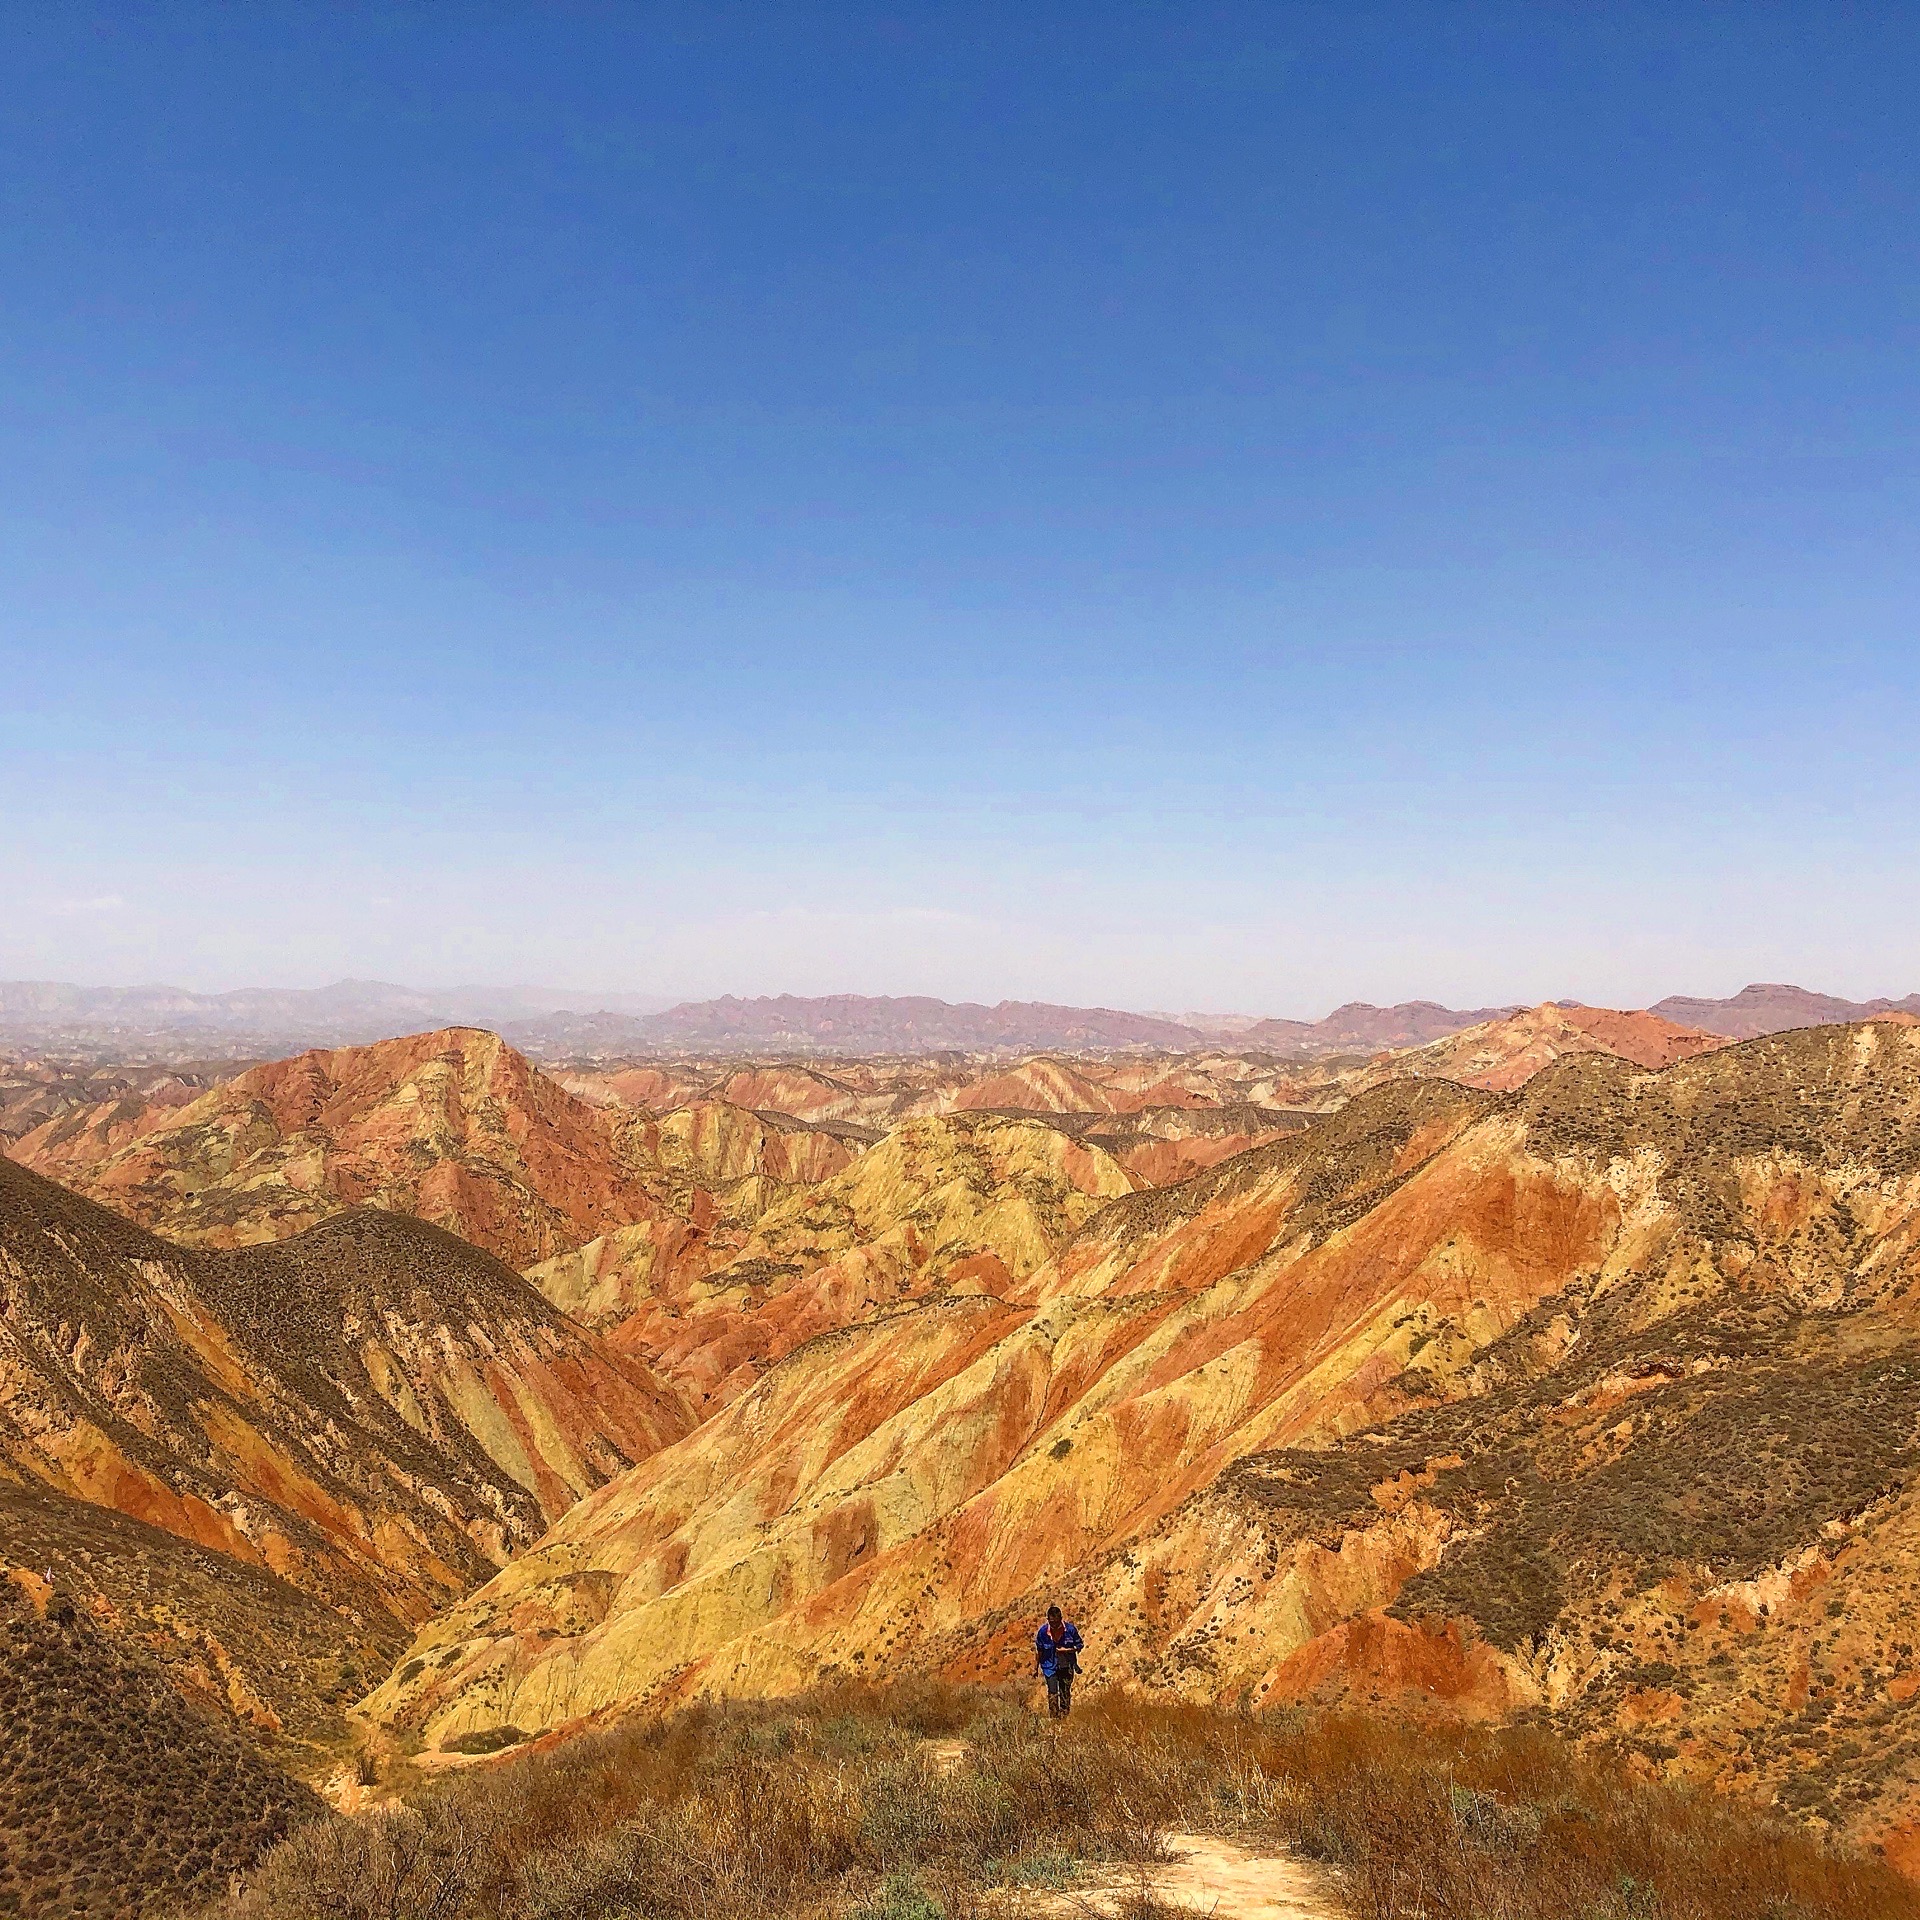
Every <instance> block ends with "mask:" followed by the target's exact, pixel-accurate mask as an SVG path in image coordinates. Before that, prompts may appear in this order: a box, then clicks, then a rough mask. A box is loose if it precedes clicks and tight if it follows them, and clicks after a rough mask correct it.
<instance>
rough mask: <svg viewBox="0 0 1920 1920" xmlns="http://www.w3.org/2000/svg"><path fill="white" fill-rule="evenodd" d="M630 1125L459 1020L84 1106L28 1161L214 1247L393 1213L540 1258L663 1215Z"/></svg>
mask: <svg viewBox="0 0 1920 1920" xmlns="http://www.w3.org/2000/svg"><path fill="white" fill-rule="evenodd" d="M627 1132H628V1129H627V1127H626V1124H625V1122H624V1120H623V1119H622V1117H621V1116H619V1115H616V1114H610V1113H608V1112H605V1111H603V1110H602V1109H600V1108H596V1107H592V1106H589V1105H588V1104H587V1103H586V1102H585V1101H582V1100H578V1099H576V1098H575V1097H574V1096H573V1095H571V1094H569V1093H567V1092H566V1091H565V1090H564V1089H563V1088H561V1087H559V1086H557V1085H556V1084H555V1083H554V1082H553V1081H551V1080H549V1079H548V1078H547V1077H546V1075H544V1074H542V1073H541V1072H540V1071H539V1070H538V1069H537V1068H535V1067H534V1066H532V1065H531V1063H530V1062H528V1061H527V1060H526V1059H525V1058H523V1057H522V1056H521V1055H520V1054H518V1053H516V1052H515V1051H514V1050H513V1049H512V1048H511V1047H509V1046H508V1045H507V1044H506V1042H505V1041H503V1040H501V1039H499V1038H498V1037H497V1036H496V1035H494V1034H490V1033H481V1032H479V1031H477V1030H476V1029H473V1028H461V1027H454V1028H448V1029H446V1030H445V1031H443V1032H439V1033H422V1034H414V1035H411V1036H409V1037H408V1038H406V1039H402V1040H383V1041H380V1042H378V1043H377V1044H375V1045H372V1046H366V1047H343V1048H338V1049H335V1050H333V1051H331V1052H315V1053H303V1054H299V1055H296V1056H295V1057H294V1058H292V1059H290V1060H275V1061H272V1062H270V1063H269V1064H267V1065H265V1066H261V1067H254V1068H252V1069H250V1070H249V1071H247V1072H245V1073H243V1074H241V1075H240V1076H239V1077H238V1078H236V1079H233V1080H229V1081H225V1082H223V1083H222V1084H220V1085H218V1086H215V1087H213V1088H210V1089H209V1090H208V1091H207V1092H205V1093H204V1094H201V1095H200V1096H199V1097H198V1098H196V1099H194V1100H192V1101H190V1102H189V1103H188V1104H187V1105H185V1106H166V1107H160V1108H156V1107H154V1106H151V1105H143V1104H142V1103H140V1102H139V1101H138V1100H137V1099H136V1100H128V1101H121V1102H116V1103H112V1104H109V1105H106V1106H102V1107H97V1108H94V1109H92V1110H90V1111H87V1112H83V1113H75V1114H70V1115H68V1116H66V1117H65V1118H62V1119H59V1120H55V1121H52V1122H50V1123H49V1124H47V1125H46V1126H43V1127H40V1128H37V1129H35V1130H34V1131H33V1132H31V1133H29V1134H27V1135H25V1136H24V1137H23V1138H22V1139H20V1140H19V1141H17V1142H16V1143H15V1145H14V1148H13V1155H14V1158H15V1159H17V1160H19V1161H20V1162H21V1164H22V1165H25V1166H29V1167H32V1168H34V1169H35V1170H36V1171H37V1172H40V1173H44V1174H46V1175H48V1176H49V1177H50V1178H53V1179H57V1180H59V1181H61V1182H62V1184H64V1185H67V1186H70V1187H72V1188H73V1189H75V1190H76V1191H78V1192H82V1193H85V1194H87V1195H88V1196H89V1197H91V1198H93V1199H96V1200H99V1201H100V1202H102V1203H103V1204H104V1205H107V1206H110V1207H112V1208H114V1209H115V1211H117V1212H120V1213H124V1214H126V1215H127V1216H128V1217H129V1218H130V1219H134V1220H137V1221H139V1222H140V1223H141V1224H142V1225H145V1226H151V1227H153V1228H155V1229H156V1230H158V1231H161V1232H164V1233H168V1234H170V1235H172V1236H174V1237H176V1238H179V1239H189V1240H193V1241H195V1242H197V1243H198V1244H201V1245H207V1246H244V1245H248V1244H250V1243H253V1242H256V1241H261V1240H273V1239H280V1238H282V1237H284V1236H285V1235H287V1234H289V1233H298V1232H300V1231H301V1230H302V1229H303V1228H306V1227H309V1226H312V1225H313V1224H315V1223H316V1222H318V1221H321V1220H324V1219H327V1218H329V1217H330V1216H331V1215H333V1214H335V1213H337V1212H339V1211H340V1210H341V1209H343V1208H345V1207H353V1206H380V1207H385V1208H387V1209H389V1210H391V1211H394V1212H401V1213H411V1214H417V1215H418V1216H419V1217H420V1218H422V1219H425V1220H431V1221H433V1222H434V1223H435V1224H436V1225H439V1226H444V1227H446V1228H448V1229H449V1230H450V1231H452V1232H455V1233H458V1234H459V1235H460V1236H461V1237H462V1238H463V1239H466V1240H470V1241H472V1242H473V1243H474V1244H475V1245H477V1246H483V1247H486V1248H487V1249H488V1250H489V1251H491V1252H494V1253H497V1254H499V1255H500V1257H501V1258H502V1259H505V1260H507V1261H509V1262H511V1263H512V1264H513V1265H516V1266H523V1265H525V1264H526V1263H527V1262H528V1261H530V1260H537V1259H542V1258H544V1257H545V1256H546V1255H548V1254H550V1253H554V1252H557V1251H559V1250H561V1249H562V1248H564V1247H568V1246H577V1245H578V1244H579V1243H580V1241H582V1240H584V1239H588V1238H590V1237H591V1236H592V1235H593V1234H594V1233H596V1232H600V1231H603V1230H604V1229H605V1228H606V1227H608V1226H610V1225H615V1224H619V1223H621V1222H624V1221H628V1220H635V1219H645V1218H648V1217H651V1216H652V1215H653V1214H655V1213H656V1212H658V1211H659V1208H658V1205H657V1203H656V1202H655V1201H654V1200H653V1198H652V1196H651V1195H650V1194H649V1193H648V1192H647V1190H646V1187H645V1184H644V1181H643V1174H644V1172H645V1171H646V1169H645V1167H644V1166H643V1164H642V1160H641V1156H640V1155H639V1154H638V1152H637V1151H635V1150H633V1149H632V1148H630V1146H629V1145H628V1141H627Z"/></svg>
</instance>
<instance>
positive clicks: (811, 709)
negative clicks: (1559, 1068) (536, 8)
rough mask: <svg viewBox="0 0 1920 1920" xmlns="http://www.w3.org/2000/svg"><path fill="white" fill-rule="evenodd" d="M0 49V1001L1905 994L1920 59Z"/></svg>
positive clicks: (1918, 37) (47, 12)
mask: <svg viewBox="0 0 1920 1920" xmlns="http://www.w3.org/2000/svg"><path fill="white" fill-rule="evenodd" d="M0 48H4V50H5V53H6V61H5V75H6V77H5V79H4V80H0V86H4V88H5V89H6V93H7V99H8V104H9V108H10V111H9V113H8V114H7V116H6V117H5V120H4V123H0V166H3V167H4V171H5V176H6V178H7V181H8V189H7V193H6V194H5V196H4V197H0V237H3V238H4V242H5V256H4V257H5V260H6V265H5V267H4V269H0V272H4V275H5V285H6V290H7V296H8V297H7V301H6V306H5V319H4V321H3V322H0V338H3V339H4V341H5V360H4V366H5V369H6V380H5V388H4V392H5V402H6V403H5V405H4V406H3V407H0V452H3V453H4V456H5V457H4V459H3V460H0V560H3V561H4V564H5V567H6V570H7V579H8V592H7V595H6V596H5V601H4V611H0V651H3V652H4V662H3V663H0V664H4V667H5V671H6V676H7V678H6V681H5V682H4V692H3V693H0V808H4V810H5V812H6V815H7V817H8V819H9V821H10V822H12V823H14V827H15V830H14V832H12V833H11V834H9V835H7V836H6V837H5V841H4V844H3V845H0V908H4V911H0V977H9V978H22V979H27V978H32V979H43V980H75V981H87V982H94V981H99V982H106V981H116V982H121V983H133V982H136V981H138V982H147V981H159V982H167V983H172V984H178V985H182V986H185V987H189V988H192V989H194V990H197V991H210V990H223V989H231V988H233V987H237V986H241V985H268V986H272V985H280V984H285V985H293V984H296V983H298V984H304V985H314V984H319V983H323V982H326V981H330V980H333V979H336V978H340V977H352V976H358V977H363V978H385V979H393V980H401V981H412V980H419V979H428V980H459V981H474V980H477V979H493V980H497V981H501V982H507V981H522V982H524V981H538V980H541V979H552V978H571V979H595V980H600V981H602V982H621V983H624V984H623V985H622V986H620V987H618V988H610V987H605V986H603V987H602V988H599V989H594V991H601V992H606V991H622V992H627V993H642V994H648V995H652V996H655V997H659V998H662V999H664V1000H668V1001H672V1000H679V999H702V998H710V997H715V996H718V995H720V994H723V993H729V992H731V993H736V994H741V995H753V994H757V993H779V992H793V993H797V994H815V993H826V992H862V993H891V994H916V993H924V994H930V995H934V996H937V997H941V998H945V999H948V1000H955V1001H960V1000H975V1001H984V1002H988V1003H992V1002H995V1001H998V1000H1000V999H1003V998H1006V999H1018V1000H1045V1001H1050V1002H1054V1003H1059V1004H1066V1005H1103V1006H1111V1007H1116V1008H1131V1009H1168V1008H1182V1007H1184V1008H1217V1009H1221V1010H1226V1011H1247V1012H1259V1013H1274V1014H1283V1015H1290V1016H1293V1017H1315V1014H1316V1013H1317V1012H1323V1011H1324V1010H1326V1009H1327V1008H1331V1007H1333V1006H1336V1005H1339V1004H1341V1003H1343V1002H1346V1001H1349V1000H1356V999H1357V1000H1366V1001H1372V1002H1375V1003H1377V1004H1383V1005H1386V1004H1393V1003H1395V1002H1399V1001H1403V1000H1407V999H1415V998H1424V999H1433V1000H1438V1001H1441V1002H1443V1003H1445V1004H1447V1005H1450V1006H1481V1005H1489V1004H1498V1003H1505V1002H1514V1003H1532V1002H1537V1001H1540V1000H1543V999H1549V998H1562V997H1570V998H1577V999H1582V1000H1586V1001H1590V1002H1592V1003H1595V1004H1599V1005H1612V1006H1640V1005H1645V1004H1647V1003H1648V1002H1649V1001H1652V1000H1656V999H1659V998H1661V997H1663V996H1665V995H1667V994H1671V993H1676V992H1678V993H1691V994H1700V995H1706V996H1716V997H1717V996H1724V995H1728V994H1731V993H1733V992H1735V991H1737V990H1738V989H1739V988H1740V987H1741V986H1744V985H1745V984H1747V983H1748V982H1750V981H1756V980H1758V981H1792V982H1798V983H1801V984H1805V985H1807V986H1810V987H1812V988H1814V989H1816V990H1818V991H1822V992H1828V993H1834V994H1839V995H1843V996H1846V997H1849V998H1855V999H1862V998H1870V997H1873V996H1875V995H1893V996H1898V995H1900V994H1903V993H1906V992H1908V991H1911V990H1912V989H1913V988H1914V987H1915V986H1916V985H1920V981H1917V980H1916V979H1915V977H1914V973H1915V968H1914V965H1913V960H1912V956H1913V955H1915V954H1916V953H1917V952H1920V878H1916V876H1920V771H1916V763H1915V756H1914V754H1913V752H1912V744H1911V743H1912V741H1913V739H1914V737H1915V735H1916V723H1920V650H1917V649H1916V648H1915V646H1914V640H1913V636H1914V627H1915V610H1916V607H1917V606H1920V555H1917V554H1916V548H1915V541H1914V537H1913V531H1912V529H1913V527H1914V525H1915V520H1916V515H1915V507H1916V503H1917V501H1920V485H1916V481H1917V480H1920V356H1916V353H1915V347H1916V344H1920V340H1917V338H1916V336H1917V334H1920V262H1917V261H1916V257H1915V253H1914V249H1913V247H1912V243H1911V242H1912V235H1913V233H1914V231H1915V230H1916V221H1917V219H1920V122H1917V121H1916V118H1915V116H1914V115H1913V114H1912V112H1911V106H1910V102H1911V98H1912V91H1913V84H1914V81H1915V79H1916V78H1917V77H1920V17H1917V16H1915V15H1913V14H1912V13H1903V12H1893V13H1875V12H1873V11H1871V10H1848V11H1847V12H1845V13H1844V14H1839V13H1836V12H1834V11H1833V10H1830V9H1823V8H1818V7H1814V6H1786V7H1782V8H1776V9H1768V10H1765V11H1753V10H1749V11H1745V12H1736V13H1725V12H1711V13H1709V12H1704V11H1703V12H1700V13H1697V14H1695V13H1683V14H1680V15H1676V14H1675V13H1674V12H1673V11H1672V10H1670V9H1659V8H1652V7H1608V8H1604V9H1603V8H1597V7H1596V8H1589V9H1581V8H1572V9H1557V10H1554V11H1552V12H1551V13H1543V12H1542V11H1541V10H1539V9H1526V8H1501V7H1473V8H1460V9H1447V10H1444V11H1434V10H1429V9H1421V8H1409V7H1385V8H1377V9H1373V8H1360V9H1327V8H1318V7H1293V8H1285V7H1283V8H1251V7H1226V8H1221V9H1213V10H1209V11H1208V12H1207V13H1206V14H1205V16H1204V17H1201V16H1198V15H1192V14H1189V13H1187V12H1184V11H1179V10H1175V11H1169V12H1154V11H1128V12H1126V13H1124V14H1116V13H1115V12H1114V11H1113V10H1111V9H1098V8H1095V9H1084V8H1072V7H1057V8H1043V9H1037V10H1036V9H1013V8H997V7H983V8H972V9H967V10H964V11H958V10H954V11H950V10H944V9H938V8H930V9H925V10H919V11H913V10H909V11H908V12H906V13H901V12H899V11H897V10H877V9H876V10H867V9H863V8H857V7H856V8H850V9H844V10H841V9H836V10H833V11H832V12H831V13H821V14H809V13H807V12H806V11H805V10H801V11H800V12H798V13H795V12H791V11H788V10H780V9H757V8H751V7H749V8H742V9H731V10H711V11H710V10H699V11H693V12H675V11H672V10H666V9H661V10H638V9H636V10H632V11H625V10H606V9H600V8H595V7H581V8H562V9H558V10H554V11H552V12H543V13H541V14H539V15H537V16H536V15H533V14H531V13H526V12H520V11H516V10H512V9H506V10H498V11H487V12H485V13H472V12H464V11H459V12H450V11H447V10H437V11H433V12H431V13H409V12H406V11H404V10H403V11H399V12H392V13H379V14H368V13H361V12H352V13H348V12H345V11H341V12H333V11H327V10H312V9H302V8H294V7H285V6H275V5H261V6H257V7H250V8H247V9H244V10H231V9H220V8H213V7H199V6H194V5H181V6H177V7H170V8H167V9H164V10H158V11H150V12H149V11H135V10H132V9H126V8H115V7H105V8H92V7H88V6H85V5H78V6H73V7H67V8H59V9H52V8H48V9H39V10H23V11H20V12H16V13H15V14H13V15H12V16H10V17H9V19H8V20H7V21H6V22H4V23H0Z"/></svg>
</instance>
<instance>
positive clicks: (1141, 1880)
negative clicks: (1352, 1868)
mask: <svg viewBox="0 0 1920 1920" xmlns="http://www.w3.org/2000/svg"><path fill="white" fill-rule="evenodd" d="M1167 1854H1168V1858H1167V1860H1166V1861H1164V1862H1162V1863H1161V1864H1159V1865H1155V1866H1149V1867H1144V1868H1129V1869H1127V1870H1125V1871H1124V1872H1123V1873H1121V1874H1114V1875H1105V1874H1103V1875H1102V1876H1100V1877H1099V1878H1097V1879H1095V1880H1093V1881H1091V1882H1090V1883H1089V1884H1088V1885H1086V1886H1083V1887H1077V1888H1075V1889H1074V1890H1073V1891H1072V1892H1070V1893H1064V1894H1053V1895H1049V1896H1048V1897H1047V1904H1046V1906H1045V1907H1044V1908H1043V1909H1042V1911H1044V1912H1046V1913H1049V1914H1061V1915H1066V1914H1087V1913H1098V1914H1118V1913H1120V1912H1122V1911H1123V1910H1126V1909H1128V1908H1130V1907H1137V1903H1138V1900H1139V1896H1140V1894H1141V1893H1142V1892H1146V1893H1150V1894H1151V1896H1152V1897H1153V1898H1154V1899H1155V1900H1156V1901H1158V1902H1160V1903H1161V1904H1163V1905H1165V1906H1169V1907H1173V1908H1175V1909H1178V1910H1179V1911H1181V1912H1185V1913H1193V1914H1201V1915H1206V1916H1209V1920H1341V1916H1342V1915H1343V1913H1344V1911H1345V1910H1344V1909H1343V1908H1342V1906H1341V1905H1340V1902H1339V1900H1338V1898H1337V1897H1336V1895H1335V1892H1334V1889H1333V1884H1332V1876H1331V1875H1329V1874H1328V1873H1327V1872H1326V1870H1325V1869H1324V1868H1321V1867H1316V1866H1313V1865H1311V1864H1309V1863H1308V1862H1306V1861H1304V1860H1294V1859H1289V1858H1287V1857H1286V1856H1284V1855H1277V1854H1259V1853H1250V1852H1249V1851H1248V1850H1247V1849H1246V1848H1245V1847H1242V1846H1237V1845H1235V1843H1234V1842H1233V1841H1231V1840H1222V1839H1219V1838H1218V1837H1217V1836H1215V1835H1213V1834H1209V1833H1173V1834H1169V1835H1168V1836H1167Z"/></svg>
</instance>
